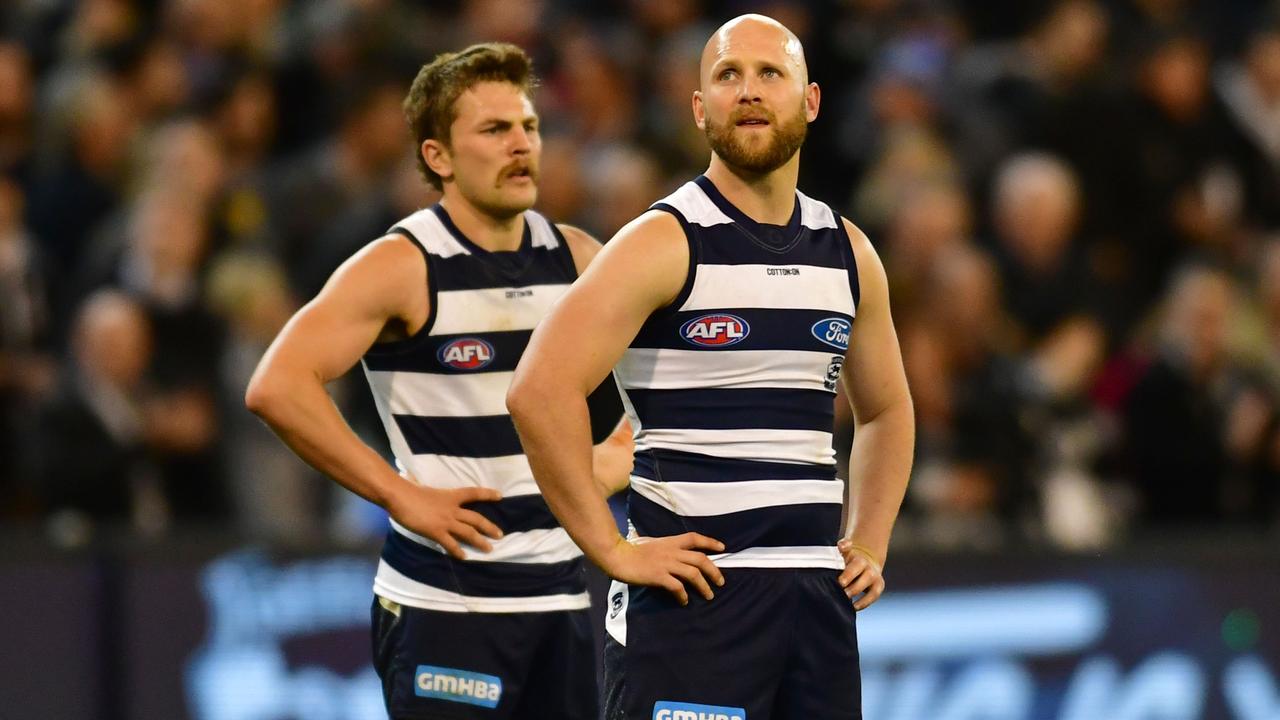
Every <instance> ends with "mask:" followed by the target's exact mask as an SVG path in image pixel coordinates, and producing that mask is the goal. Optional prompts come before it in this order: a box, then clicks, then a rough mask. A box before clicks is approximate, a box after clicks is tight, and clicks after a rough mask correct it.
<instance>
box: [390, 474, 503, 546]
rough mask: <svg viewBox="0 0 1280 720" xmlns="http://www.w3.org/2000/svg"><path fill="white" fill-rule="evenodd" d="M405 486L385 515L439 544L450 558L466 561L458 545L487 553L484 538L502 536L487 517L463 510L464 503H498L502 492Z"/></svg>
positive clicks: (486, 543)
mask: <svg viewBox="0 0 1280 720" xmlns="http://www.w3.org/2000/svg"><path fill="white" fill-rule="evenodd" d="M404 485H405V487H404V488H403V489H402V490H401V492H400V493H399V494H398V495H397V496H396V497H395V499H394V501H393V502H392V503H390V504H389V505H388V507H387V512H388V513H390V515H391V517H392V518H394V519H395V521H396V522H398V523H400V524H401V525H403V526H405V527H406V528H408V529H410V530H412V531H414V532H416V533H418V534H419V535H422V536H423V537H427V538H430V539H432V540H434V541H436V542H438V543H440V545H441V547H443V548H444V549H445V552H447V553H449V554H450V555H452V556H453V557H455V558H457V559H459V560H465V559H466V556H465V555H464V554H463V552H462V545H461V544H460V543H466V544H468V545H470V546H471V547H473V548H475V549H477V550H479V551H481V552H489V551H490V550H492V549H493V546H492V545H490V544H489V541H488V540H486V539H485V537H491V538H493V539H495V540H497V539H498V538H500V537H502V530H501V529H499V528H498V526H497V525H494V524H493V523H492V522H490V521H489V519H488V518H486V517H485V516H483V515H481V514H480V513H478V512H476V511H475V510H468V509H467V508H465V507H463V505H466V504H467V503H473V502H493V501H495V500H501V499H502V493H500V492H498V491H497V490H493V489H491V488H478V487H469V488H457V489H454V490H439V489H437V488H430V487H426V486H423V485H419V484H417V483H416V482H414V481H413V480H409V482H407V483H404Z"/></svg>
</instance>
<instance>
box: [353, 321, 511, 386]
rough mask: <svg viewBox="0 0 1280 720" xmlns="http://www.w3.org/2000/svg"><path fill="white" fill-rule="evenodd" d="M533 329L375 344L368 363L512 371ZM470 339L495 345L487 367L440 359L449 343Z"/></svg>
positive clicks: (424, 369) (437, 370) (443, 370)
mask: <svg viewBox="0 0 1280 720" xmlns="http://www.w3.org/2000/svg"><path fill="white" fill-rule="evenodd" d="M531 335H533V330H531V329H530V330H504V331H501V332H483V333H462V334H453V335H431V336H428V337H424V338H421V339H420V340H419V341H417V342H415V343H414V344H413V345H412V347H409V348H407V349H403V348H401V349H392V348H388V349H387V350H386V351H381V350H379V347H378V346H377V345H375V346H374V347H373V348H371V349H370V350H369V352H367V353H365V356H364V362H365V365H366V366H367V367H368V368H369V369H370V370H382V371H386V372H391V371H407V372H421V373H431V374H433V375H468V374H471V373H479V372H511V371H512V370H515V369H516V364H517V363H519V362H520V356H521V355H523V354H524V349H525V347H526V346H527V345H528V344H529V336H531ZM467 338H475V339H479V340H483V341H485V342H487V343H489V346H490V347H492V348H493V359H492V360H491V361H490V362H489V364H487V365H485V366H484V367H480V368H475V369H470V370H468V369H464V368H456V367H453V366H451V365H448V364H446V363H445V362H444V361H443V360H442V359H441V358H440V350H441V348H443V347H445V346H446V345H448V344H450V343H452V342H454V341H456V340H464V339H467Z"/></svg>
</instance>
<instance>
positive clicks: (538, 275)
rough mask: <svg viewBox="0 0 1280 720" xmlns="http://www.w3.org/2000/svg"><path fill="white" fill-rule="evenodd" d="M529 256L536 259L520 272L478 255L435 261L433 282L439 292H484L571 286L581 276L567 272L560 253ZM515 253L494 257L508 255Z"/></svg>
mask: <svg viewBox="0 0 1280 720" xmlns="http://www.w3.org/2000/svg"><path fill="white" fill-rule="evenodd" d="M527 252H529V253H530V254H531V255H532V256H533V259H532V261H531V262H528V263H527V264H525V265H523V266H522V267H521V268H520V269H519V270H510V269H507V268H504V267H501V266H499V265H497V264H495V263H494V262H492V261H490V260H489V259H486V258H477V257H476V256H474V255H451V256H449V257H440V256H438V255H437V256H434V257H432V264H431V269H432V272H433V273H434V274H433V275H432V277H431V282H432V283H433V284H435V286H436V290H437V291H439V292H447V291H449V290H484V289H486V288H501V287H512V288H521V287H529V286H530V285H567V284H569V283H571V282H573V281H574V280H575V279H576V278H577V275H576V274H574V273H572V272H568V271H566V269H565V267H564V262H563V259H562V258H560V257H559V255H560V253H559V251H558V250H556V249H550V248H545V247H533V248H530V249H529V250H528V251H527ZM505 254H511V255H514V254H515V253H494V255H505Z"/></svg>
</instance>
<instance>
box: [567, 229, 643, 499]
mask: <svg viewBox="0 0 1280 720" xmlns="http://www.w3.org/2000/svg"><path fill="white" fill-rule="evenodd" d="M557 227H559V228H560V232H561V234H563V235H564V239H565V241H566V242H567V243H568V244H569V251H570V252H571V253H573V263H574V265H575V266H576V267H577V270H578V274H579V275H581V274H582V273H584V272H586V270H587V267H588V266H590V265H591V261H592V260H594V259H595V257H596V255H598V254H600V250H601V249H602V248H603V246H602V245H601V244H600V242H599V241H598V240H596V239H595V238H593V237H591V236H590V235H588V234H587V233H586V232H584V231H583V230H581V229H579V228H576V227H574V226H572V225H558V226H557ZM634 455H635V441H634V439H633V438H632V430H631V423H629V422H627V419H626V418H625V417H624V418H622V419H621V420H619V421H618V424H617V426H616V427H614V429H613V432H612V433H610V435H609V437H607V438H605V439H604V440H603V441H601V442H599V443H597V444H596V446H595V447H593V448H592V449H591V469H592V476H593V477H594V478H595V482H596V486H597V487H599V488H600V491H601V492H602V493H604V496H605V497H609V496H610V495H613V494H615V493H619V492H622V491H623V490H625V489H626V488H627V486H628V485H629V484H630V482H631V465H632V461H633V458H634Z"/></svg>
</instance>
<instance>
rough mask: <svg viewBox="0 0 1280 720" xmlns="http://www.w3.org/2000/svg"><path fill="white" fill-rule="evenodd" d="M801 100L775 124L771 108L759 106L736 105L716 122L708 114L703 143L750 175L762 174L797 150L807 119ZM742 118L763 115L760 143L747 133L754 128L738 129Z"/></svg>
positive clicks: (805, 128)
mask: <svg viewBox="0 0 1280 720" xmlns="http://www.w3.org/2000/svg"><path fill="white" fill-rule="evenodd" d="M804 111H805V107H804V103H803V102H802V103H801V104H800V107H799V108H798V109H797V110H796V112H795V113H794V114H793V115H792V116H791V117H789V118H787V120H786V122H784V123H781V124H779V123H778V118H777V116H775V115H774V114H773V113H772V112H770V111H768V110H765V109H763V108H739V109H738V110H736V111H734V113H733V114H732V115H730V116H729V120H728V122H726V123H725V124H723V125H718V124H716V123H715V122H713V121H712V120H711V118H710V117H709V116H708V117H707V118H706V120H705V121H704V125H705V130H704V132H705V133H706V135H707V143H708V144H709V145H710V146H711V149H712V150H713V151H714V152H715V154H716V155H718V156H719V157H720V159H721V160H723V161H724V162H725V163H726V164H727V165H729V166H730V167H732V168H735V169H737V170H742V171H745V172H748V173H751V174H754V175H763V174H765V173H768V172H772V171H774V170H776V169H778V168H780V167H782V166H783V165H784V164H786V162H787V161H788V160H790V159H791V158H792V156H794V155H795V154H796V152H797V151H798V150H800V146H801V145H803V144H804V138H805V135H806V134H807V133H808V132H809V123H808V122H807V121H806V120H805V112H804ZM746 118H763V119H765V120H767V121H768V123H769V130H770V133H769V140H768V142H767V143H761V142H759V140H758V139H754V138H750V137H747V134H748V133H752V134H754V133H756V132H758V131H756V130H745V131H743V132H741V133H738V132H736V131H737V130H738V123H739V122H741V121H742V120H744V119H746Z"/></svg>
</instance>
